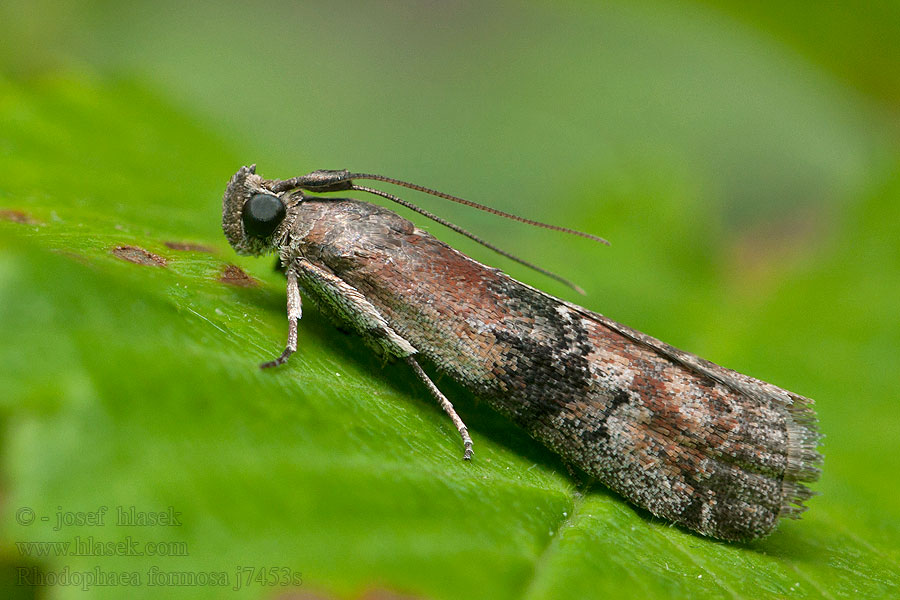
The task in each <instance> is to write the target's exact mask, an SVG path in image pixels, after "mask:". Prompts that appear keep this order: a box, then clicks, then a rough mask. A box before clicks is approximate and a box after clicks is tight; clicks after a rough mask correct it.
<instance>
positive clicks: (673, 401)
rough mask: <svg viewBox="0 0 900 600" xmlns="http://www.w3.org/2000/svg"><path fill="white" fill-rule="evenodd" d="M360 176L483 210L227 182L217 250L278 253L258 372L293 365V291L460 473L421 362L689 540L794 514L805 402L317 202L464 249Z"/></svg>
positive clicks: (798, 509)
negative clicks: (428, 403) (396, 383)
mask: <svg viewBox="0 0 900 600" xmlns="http://www.w3.org/2000/svg"><path fill="white" fill-rule="evenodd" d="M360 179H374V180H379V181H383V182H388V183H392V184H397V185H402V186H406V187H410V188H412V189H416V190H419V191H424V192H427V193H432V194H435V195H438V196H442V197H444V198H448V199H451V200H456V201H460V202H464V203H467V204H470V205H473V206H476V207H479V208H485V209H487V208H486V207H483V206H481V205H477V204H475V203H472V202H468V201H465V200H462V199H460V198H456V197H455V196H450V195H449V194H443V193H441V192H437V191H435V190H430V189H428V188H424V187H422V186H417V185H415V184H408V183H406V182H402V181H399V180H395V179H391V178H388V177H383V176H380V175H369V174H358V173H350V172H348V171H314V172H312V173H309V174H307V175H302V176H299V177H293V178H291V179H285V180H278V179H263V178H262V177H261V176H259V175H257V174H256V167H255V165H253V166H250V167H242V168H241V169H240V170H239V171H238V172H237V173H236V174H235V175H234V176H233V177H232V178H231V181H230V182H229V183H228V186H227V189H226V190H225V196H224V201H223V210H222V227H223V229H224V232H225V236H226V237H227V238H228V241H229V242H230V244H231V245H232V246H233V247H234V249H235V250H236V251H237V252H238V253H241V254H251V255H263V254H267V253H273V252H274V253H277V254H278V256H279V258H280V263H281V265H282V266H283V267H284V269H285V272H286V276H287V316H288V336H287V337H288V340H287V345H286V348H285V349H284V351H283V352H282V353H281V355H280V356H278V358H276V359H274V360H272V361H270V362H267V363H264V364H262V365H261V366H262V367H264V368H265V367H273V366H276V365H279V364H282V363H284V362H285V361H286V360H287V359H288V357H289V356H290V355H291V354H292V353H293V352H295V351H296V350H297V327H298V324H297V322H298V320H299V319H300V316H301V294H300V290H301V289H302V290H303V291H304V295H306V296H308V297H310V298H311V299H312V300H313V301H315V302H316V303H317V304H319V305H320V306H321V307H323V309H324V310H325V312H327V313H329V314H330V315H331V316H332V317H333V318H334V319H335V320H336V321H338V322H339V323H341V324H343V325H344V326H345V327H348V328H349V329H351V330H352V331H354V332H355V333H357V334H358V335H359V336H360V337H361V338H362V339H363V341H364V342H365V343H366V344H367V345H368V346H369V347H371V348H372V349H373V350H374V351H375V352H377V353H378V354H380V355H381V356H383V357H384V358H385V359H395V360H403V361H405V362H406V363H407V364H408V365H409V366H410V368H411V369H412V370H413V372H415V374H416V375H417V376H418V378H419V379H421V380H422V382H423V383H424V384H425V386H426V387H427V388H428V390H429V392H430V393H431V395H432V396H434V398H435V399H436V400H437V402H438V403H439V404H440V405H441V407H442V408H443V410H444V411H445V412H446V413H447V415H449V417H450V419H452V421H453V424H454V425H455V426H456V428H457V429H458V431H459V434H460V436H461V438H462V442H463V447H464V451H463V458H465V459H471V458H472V455H473V451H472V439H471V436H470V435H469V432H468V430H467V428H466V426H465V424H464V423H463V421H462V419H460V417H459V416H458V415H457V414H456V411H455V410H454V408H453V405H452V404H451V402H450V401H449V400H448V399H447V398H446V397H445V396H444V395H443V394H442V393H441V391H440V390H439V389H438V387H437V386H436V385H435V384H434V383H433V382H432V381H431V379H430V378H429V377H428V375H427V374H426V373H425V371H423V370H422V367H421V366H420V364H419V358H420V357H421V358H425V359H427V361H429V362H430V363H431V364H432V365H434V367H436V369H437V370H438V371H440V372H442V373H444V374H446V375H448V376H449V377H452V378H453V379H454V380H455V381H457V382H459V383H460V384H461V385H462V386H463V387H464V388H466V389H468V390H469V391H471V393H472V394H474V395H475V396H477V397H479V398H481V399H482V400H484V401H486V402H487V403H488V404H489V405H490V406H491V407H493V408H494V409H495V410H497V411H499V412H500V413H502V414H503V415H505V416H506V417H508V418H509V419H511V420H512V421H513V422H514V423H516V424H517V425H519V426H520V427H522V428H524V429H525V430H526V431H528V432H529V433H530V435H531V436H533V437H534V438H536V439H537V440H539V441H540V442H542V443H543V444H545V445H546V446H548V447H549V448H550V449H551V450H553V451H554V452H556V453H558V454H559V455H560V456H562V457H563V459H564V460H565V461H567V462H568V463H570V464H573V465H575V466H577V467H578V468H580V469H581V470H583V471H584V472H586V473H587V474H589V475H590V476H592V477H595V478H596V479H598V480H600V481H601V482H603V483H604V484H605V485H607V486H608V487H610V488H612V489H613V490H615V491H616V492H618V493H619V494H621V495H622V496H624V497H625V498H627V499H628V500H630V501H631V502H633V503H634V504H636V505H638V506H640V507H643V508H644V509H646V510H648V511H649V512H651V513H652V514H654V515H656V516H658V517H662V518H664V519H668V520H671V521H674V522H676V523H678V524H680V525H682V526H684V527H686V528H689V529H691V530H693V531H695V532H698V533H700V534H702V535H706V536H712V537H715V538H719V539H723V540H734V541H737V540H750V539H753V538H759V537H762V536H766V535H768V534H769V533H771V532H772V531H773V530H774V529H775V527H776V526H777V524H778V522H779V519H780V518H781V517H789V518H797V517H798V516H799V515H800V514H801V513H802V512H803V511H804V510H805V509H806V507H805V506H804V504H803V502H804V501H805V500H807V499H808V498H810V497H811V496H812V495H813V492H812V491H811V490H810V489H809V488H808V487H807V486H806V485H805V484H807V483H810V482H813V481H815V480H816V479H818V476H819V473H820V469H819V465H820V463H821V462H822V456H821V455H820V454H819V453H818V452H817V445H818V440H819V438H820V435H819V433H818V431H817V425H816V415H815V413H814V411H813V409H812V401H811V400H809V399H808V398H804V397H803V396H800V395H798V394H794V393H793V392H789V391H787V390H784V389H781V388H779V387H776V386H775V385H772V384H770V383H766V382H764V381H760V380H758V379H754V378H752V377H749V376H747V375H743V374H741V373H738V372H736V371H732V370H730V369H726V368H724V367H720V366H719V365H716V364H714V363H711V362H709V361H707V360H704V359H702V358H700V357H698V356H695V355H693V354H690V353H688V352H684V351H682V350H678V349H676V348H674V347H672V346H669V345H668V344H665V343H663V342H661V341H659V340H658V339H656V338H653V337H651V336H649V335H646V334H644V333H641V332H640V331H637V330H635V329H631V328H630V327H626V326H625V325H621V324H619V323H617V322H615V321H613V320H611V319H608V318H607V317H605V316H603V315H601V314H598V313H596V312H593V311H590V310H587V309H585V308H582V307H580V306H577V305H575V304H572V303H570V302H566V301H564V300H561V299H559V298H555V297H554V296H551V295H550V294H546V293H544V292H542V291H540V290H538V289H535V288H533V287H531V286H528V285H525V284H524V283H521V282H519V281H516V280H515V279H513V278H511V277H509V276H508V275H506V274H504V273H503V272H501V271H500V270H499V269H495V268H491V267H489V266H486V265H483V264H481V263H479V262H477V261H475V260H473V259H471V258H469V257H468V256H466V255H464V254H462V253H461V252H458V251H457V250H455V249H453V248H451V247H450V246H449V245H447V244H445V243H443V242H441V241H439V240H438V239H436V238H435V237H433V236H432V235H431V234H429V233H427V232H425V231H423V230H421V229H419V228H417V227H416V226H415V225H414V224H413V223H411V222H410V221H409V220H407V219H405V218H403V217H401V216H400V215H398V214H396V213H395V212H393V211H390V210H388V209H386V208H383V207H380V206H377V205H374V204H371V203H367V202H363V201H360V200H354V199H347V198H334V197H331V196H321V195H316V194H324V193H332V192H340V191H348V190H357V191H363V192H368V193H372V194H376V195H378V196H382V197H384V198H388V199H391V200H393V201H396V202H399V203H401V204H404V205H406V206H409V207H411V208H413V209H414V210H417V211H419V212H421V213H423V214H425V215H426V216H428V217H430V218H434V219H435V220H438V221H439V222H441V223H443V224H446V225H448V226H450V227H452V228H454V229H456V230H457V231H461V232H462V233H465V234H466V235H469V236H470V237H473V238H474V237H475V236H472V235H471V234H469V233H468V232H465V231H464V230H460V229H459V228H458V227H456V226H454V225H452V224H450V223H447V222H446V221H444V220H443V219H440V218H438V217H435V216H434V215H431V214H430V213H428V212H427V211H424V210H423V209H420V208H418V207H416V206H414V205H411V204H409V203H408V202H406V201H404V200H401V199H400V198H398V197H396V196H394V195H392V194H388V193H386V192H383V191H381V190H377V189H373V188H369V187H365V186H362V185H359V184H357V183H355V181H356V180H360ZM487 210H491V211H492V212H496V213H499V214H503V215H506V213H501V212H500V211H496V210H493V209H487ZM514 218H517V219H519V220H524V221H527V222H531V221H528V220H527V219H522V218H520V217H514ZM531 223H532V224H536V225H541V226H546V227H550V228H555V229H563V230H565V231H569V232H571V233H578V234H579V235H586V236H587V237H594V239H598V240H599V239H600V238H596V237H595V236H591V235H590V234H581V233H580V232H575V231H572V230H566V229H564V228H559V227H555V226H551V225H544V224H541V223H537V222H531ZM475 239H476V240H477V238H475ZM478 241H481V240H478ZM482 243H484V242H482ZM485 245H488V246H489V247H491V248H493V249H495V250H497V251H499V252H501V253H502V254H505V253H503V252H502V251H500V250H499V249H497V248H495V247H493V246H491V245H490V244H486V243H485ZM516 260H519V261H520V262H524V261H521V259H516ZM525 264H528V263H525ZM529 266H533V265H529ZM536 268H537V267H536ZM538 270H541V271H542V272H545V273H548V272H547V271H544V270H543V269H539V268H538ZM548 274H549V273H548ZM550 275H551V276H553V275H552V274H550ZM560 279H561V278H560Z"/></svg>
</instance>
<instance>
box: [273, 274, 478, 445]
mask: <svg viewBox="0 0 900 600" xmlns="http://www.w3.org/2000/svg"><path fill="white" fill-rule="evenodd" d="M291 269H293V270H295V272H296V273H297V276H298V277H299V278H300V282H301V283H302V284H303V289H305V290H306V291H307V292H308V293H310V294H312V293H314V294H315V295H316V296H317V297H318V298H319V299H320V300H321V301H323V302H324V303H325V304H327V305H328V306H329V307H330V308H331V310H332V311H333V312H334V313H335V314H336V316H339V317H340V318H341V320H342V321H343V322H344V323H346V324H347V325H349V326H350V327H352V328H353V330H354V331H356V333H358V334H359V335H360V336H362V338H363V339H364V340H365V341H366V342H367V343H368V344H369V345H370V346H371V347H373V348H375V349H376V350H377V351H379V352H380V353H382V354H383V355H384V356H387V357H395V358H402V359H404V360H406V362H408V363H409V365H410V366H411V367H412V368H413V371H415V373H416V375H418V377H419V379H421V380H422V381H423V382H424V383H425V385H426V386H427V387H428V390H429V391H430V392H431V395H432V396H434V398H435V399H436V400H437V401H438V404H440V405H441V408H443V409H444V412H446V413H447V414H448V415H449V416H450V419H451V420H452V421H453V424H454V425H455V426H456V429H457V430H458V431H459V435H460V436H462V440H463V445H464V447H465V451H464V452H463V458H464V459H466V460H470V459H471V458H472V438H471V437H469V431H468V429H466V425H465V423H463V421H462V419H460V418H459V415H458V414H456V411H455V410H454V409H453V405H452V404H450V401H449V400H447V398H446V397H445V396H444V395H443V394H442V393H441V391H440V390H439V389H438V388H437V386H436V385H434V383H433V382H432V381H431V379H429V378H428V375H426V374H425V371H423V370H422V367H420V366H419V363H418V362H416V359H415V358H414V357H413V355H415V354H416V349H415V348H414V347H413V346H412V344H410V343H409V342H408V341H407V340H406V339H405V338H404V337H403V336H401V335H400V334H398V333H397V332H396V331H394V330H393V328H391V326H390V325H389V324H388V322H387V321H386V320H385V318H384V317H383V316H382V315H381V313H380V312H378V309H377V308H375V306H374V305H372V303H371V302H369V301H368V300H367V299H366V297H365V296H364V295H362V294H361V293H360V292H359V291H358V290H357V289H356V288H354V287H353V286H352V285H350V284H349V283H347V282H346V281H344V280H343V279H341V278H340V277H338V276H337V275H335V274H334V273H331V272H329V271H326V270H325V269H322V268H321V267H318V266H316V265H314V264H313V263H311V262H310V261H308V260H307V259H305V258H298V259H296V260H295V261H294V263H293V264H292V265H291ZM289 272H291V271H289Z"/></svg>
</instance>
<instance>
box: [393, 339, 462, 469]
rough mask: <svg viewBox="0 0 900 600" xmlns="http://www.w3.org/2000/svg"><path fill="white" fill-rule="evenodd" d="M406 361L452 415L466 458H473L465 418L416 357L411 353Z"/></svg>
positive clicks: (442, 406)
mask: <svg viewBox="0 0 900 600" xmlns="http://www.w3.org/2000/svg"><path fill="white" fill-rule="evenodd" d="M406 362H407V363H409V366H411V367H412V368H413V371H415V373H416V375H418V376H419V379H421V380H422V382H423V383H424V384H425V385H426V386H427V387H428V391H429V392H431V395H432V396H434V399H435V400H437V401H438V404H440V405H441V408H443V409H444V412H445V413H447V415H448V416H449V417H450V420H451V421H453V424H454V425H456V430H457V431H459V435H460V436H461V437H462V441H463V447H464V448H465V451H464V452H463V459H464V460H472V454H473V452H472V438H471V437H469V430H468V428H466V424H465V423H463V420H462V419H460V418H459V415H458V414H456V410H455V409H454V408H453V405H452V404H450V401H449V400H447V397H446V396H444V394H442V393H441V390H439V389H438V387H437V386H436V385H434V382H433V381H431V378H430V377H428V375H427V374H426V373H425V371H423V370H422V367H421V366H420V365H419V363H418V362H417V361H416V358H415V357H414V356H413V355H412V354H410V355H409V356H407V357H406Z"/></svg>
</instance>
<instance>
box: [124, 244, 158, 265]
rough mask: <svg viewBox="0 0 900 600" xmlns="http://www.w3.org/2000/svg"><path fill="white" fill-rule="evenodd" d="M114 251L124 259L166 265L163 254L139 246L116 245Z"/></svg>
mask: <svg viewBox="0 0 900 600" xmlns="http://www.w3.org/2000/svg"><path fill="white" fill-rule="evenodd" d="M112 253H113V255H115V256H116V257H118V258H121V259H122V260H127V261H128V262H133V263H136V264H139V265H147V266H150V267H164V266H166V262H167V261H166V259H165V258H163V257H162V256H158V255H156V254H153V253H152V252H147V251H146V250H144V249H143V248H138V247H137V246H116V247H115V248H113V250H112Z"/></svg>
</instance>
